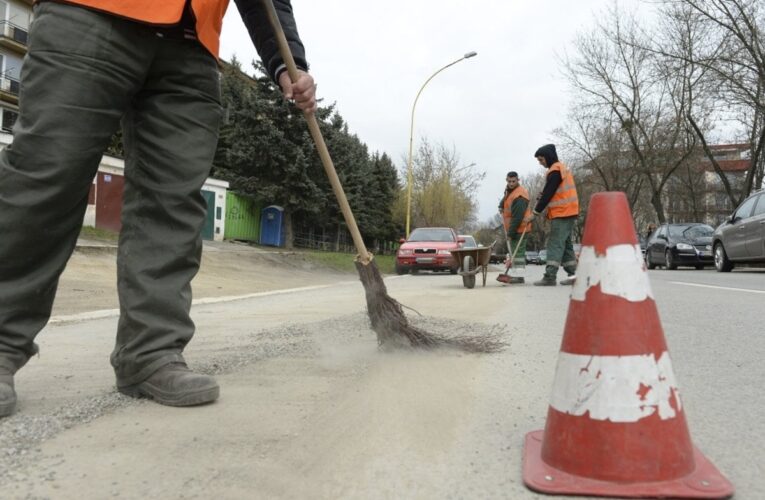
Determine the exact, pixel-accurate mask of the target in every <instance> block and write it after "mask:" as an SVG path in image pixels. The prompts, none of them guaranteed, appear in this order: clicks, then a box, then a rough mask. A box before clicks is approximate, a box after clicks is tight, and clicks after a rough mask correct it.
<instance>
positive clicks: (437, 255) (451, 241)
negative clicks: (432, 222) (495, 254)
mask: <svg viewBox="0 0 765 500" xmlns="http://www.w3.org/2000/svg"><path fill="white" fill-rule="evenodd" d="M464 242H465V240H464V239H462V238H458V237H457V233H455V232H454V229H452V228H449V227H420V228H417V229H415V230H414V231H412V232H411V233H409V238H408V239H406V240H404V239H401V240H400V243H401V246H400V247H399V249H398V252H396V273H397V274H406V273H408V272H409V271H412V274H417V272H418V271H420V270H421V269H428V270H430V271H450V272H451V273H452V274H457V271H458V270H459V268H460V266H459V264H458V263H457V262H456V261H455V260H454V259H453V258H452V254H451V252H450V250H456V249H458V248H460V244H461V243H464Z"/></svg>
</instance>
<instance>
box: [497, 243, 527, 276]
mask: <svg viewBox="0 0 765 500" xmlns="http://www.w3.org/2000/svg"><path fill="white" fill-rule="evenodd" d="M527 232H528V231H526V232H524V233H521V237H520V238H519V239H518V244H517V245H515V251H513V252H512V254H513V255H512V256H511V257H510V260H509V261H508V262H507V266H505V272H504V273H502V274H500V275H499V276H497V281H499V282H500V283H510V276H509V275H508V273H509V272H510V269H511V268H512V267H513V262H514V261H515V254H517V253H518V249H519V248H521V243H523V238H524V237H525V236H526V233H527ZM510 250H511V249H510V238H509V237H508V238H507V254H508V255H510Z"/></svg>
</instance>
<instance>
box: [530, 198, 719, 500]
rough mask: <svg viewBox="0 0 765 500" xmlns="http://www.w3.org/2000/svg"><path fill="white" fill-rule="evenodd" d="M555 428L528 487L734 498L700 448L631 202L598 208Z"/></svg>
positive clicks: (557, 395)
mask: <svg viewBox="0 0 765 500" xmlns="http://www.w3.org/2000/svg"><path fill="white" fill-rule="evenodd" d="M576 274H577V280H576V283H575V284H574V287H573V289H572V292H571V301H570V304H569V309H568V317H567V318H566V326H565V329H564V332H563V341H562V345H561V352H560V356H559V358H558V366H557V369H556V373H555V380H554V383H553V390H552V395H551V398H550V406H549V409H548V413H547V423H546V425H545V429H544V431H535V432H530V433H529V434H527V435H526V441H525V449H524V457H523V481H524V483H525V484H526V486H527V487H529V488H530V489H532V490H536V491H540V492H543V493H554V494H566V495H598V496H616V497H630V498H634V497H653V498H667V497H670V498H727V497H729V496H731V495H732V494H733V485H732V484H731V483H730V482H729V481H728V480H727V479H726V478H725V477H723V475H722V474H720V472H719V471H718V470H717V469H716V468H715V466H714V465H713V464H712V463H711V462H710V461H709V460H708V459H707V458H706V457H704V455H702V454H701V452H699V450H698V449H696V448H695V447H694V446H693V444H692V443H691V438H690V434H689V432H688V427H687V425H686V422H685V413H684V412H683V406H682V403H681V401H680V394H679V391H678V387H677V381H676V380H675V375H674V373H673V371H672V363H671V361H670V358H669V353H668V352H667V345H666V342H665V340H664V332H663V330H662V327H661V323H660V321H659V314H658V311H657V309H656V303H655V302H654V299H653V294H652V292H651V288H650V285H649V282H648V274H647V273H646V271H645V266H644V263H643V259H642V255H641V251H640V245H639V244H638V240H637V236H636V235H635V230H634V225H633V223H632V216H631V214H630V209H629V206H628V204H627V198H626V196H625V195H624V193H620V192H618V193H615V192H614V193H598V194H595V195H594V196H593V197H592V199H591V200H590V207H589V214H588V216H587V221H586V223H585V227H584V235H583V238H582V250H581V254H580V256H579V264H578V269H577V273H576Z"/></svg>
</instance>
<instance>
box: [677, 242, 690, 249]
mask: <svg viewBox="0 0 765 500" xmlns="http://www.w3.org/2000/svg"><path fill="white" fill-rule="evenodd" d="M677 249H678V250H693V245H689V244H688V243H678V244H677Z"/></svg>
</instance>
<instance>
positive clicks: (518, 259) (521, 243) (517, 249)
mask: <svg viewBox="0 0 765 500" xmlns="http://www.w3.org/2000/svg"><path fill="white" fill-rule="evenodd" d="M521 234H522V233H515V234H514V235H513V236H512V237H510V248H509V249H508V251H509V252H510V253H509V254H507V258H511V257H512V259H513V266H512V267H511V268H510V272H509V273H508V274H510V276H514V277H518V278H523V277H524V276H525V274H526V238H523V240H521ZM513 254H515V256H514V257H513Z"/></svg>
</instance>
